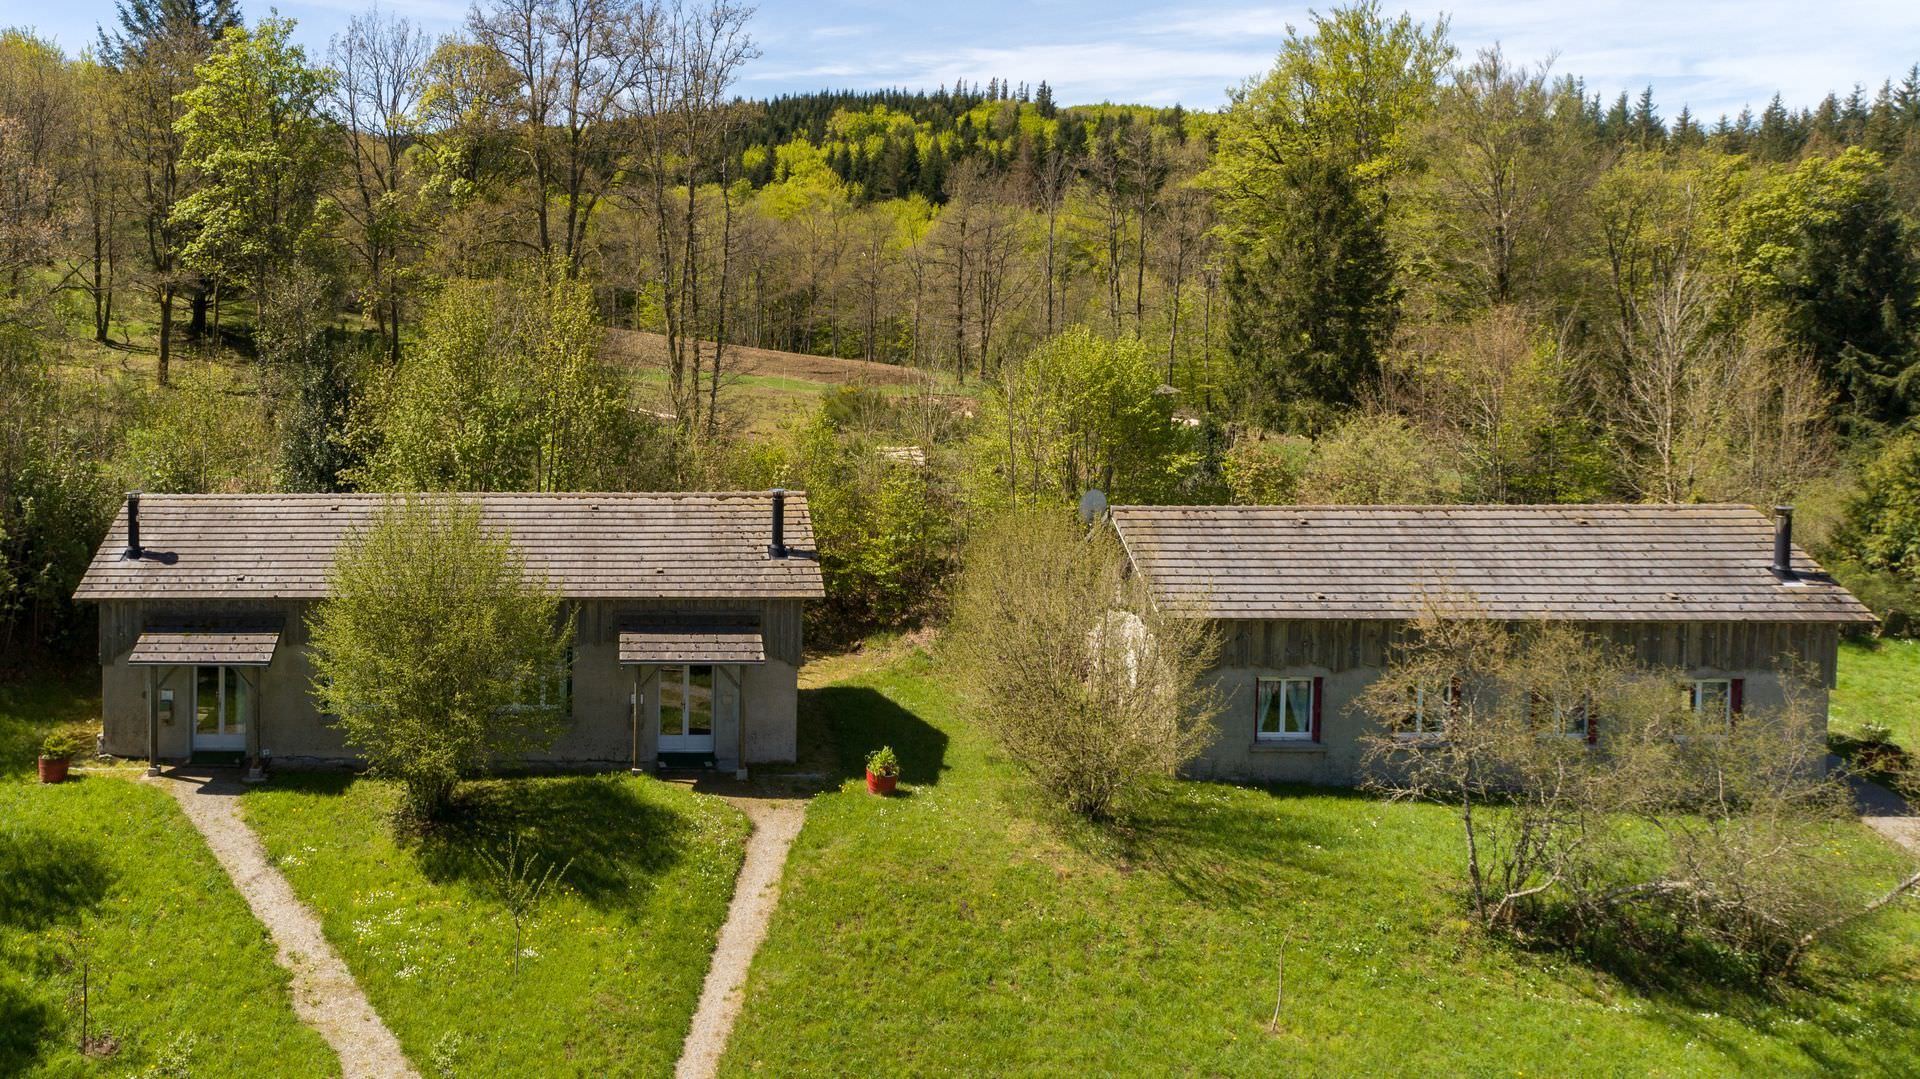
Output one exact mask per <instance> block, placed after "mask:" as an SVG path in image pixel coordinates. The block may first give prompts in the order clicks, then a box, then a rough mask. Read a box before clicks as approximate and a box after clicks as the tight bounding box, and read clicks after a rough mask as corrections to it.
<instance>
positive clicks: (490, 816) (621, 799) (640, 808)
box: [243, 775, 747, 1075]
mask: <svg viewBox="0 0 1920 1079" xmlns="http://www.w3.org/2000/svg"><path fill="white" fill-rule="evenodd" d="M397 796H398V791H397V789H396V788H395V787H394V786H393V785H392V784H390V783H387V782H384V781H379V780H373V779H364V778H363V779H355V778H351V777H347V776H325V775H308V776H297V775H282V776H277V777H275V779H274V781H273V783H272V784H271V785H269V786H268V787H264V788H260V789H257V790H254V791H251V792H249V793H248V794H247V795H246V796H245V800H244V802H243V809H244V812H245V815H246V820H247V823H248V824H249V825H251V826H252V827H253V829H254V830H255V831H256V832H257V833H258V834H259V835H260V837H261V839H262V841H263V842H264V843H265V844H266V847H267V851H268V854H269V856H270V857H271V858H272V859H273V861H274V862H275V864H276V865H278V867H279V868H280V871H281V872H282V873H284V874H285V875H286V877H287V879H288V880H289V881H290V882H292V884H293V888H294V891H295V892H297V893H298V894H299V896H300V898H301V899H302V900H304V901H305V902H306V903H307V904H309V905H310V906H311V907H312V908H313V909H314V910H315V911H316V912H317V913H318V914H319V915H320V917H321V920H322V922H323V924H324V926H325V930H326V934H327V939H328V940H329V941H331V942H332V944H333V946H334V948H335V949H336V950H338V951H339V953H340V954H341V956H342V957H343V958H344V959H345V961H346V963H347V966H348V967H349V968H350V969H351V970H352V972H353V975H354V978H355V979H356V980H357V981H358V982H359V983H360V985H361V987H362V988H363V989H365V991H366V993H367V996H368V998H369V999H370V1000H371V1001H372V1002H373V1006H374V1008H375V1009H376V1010H377V1011H378V1012H379V1013H380V1015H381V1017H382V1018H383V1019H385V1020H386V1023H387V1025H388V1026H389V1027H390V1028H391V1029H392V1030H393V1032H394V1034H395V1035H396V1036H398V1037H399V1039H400V1044H401V1046H402V1047H403V1048H404V1049H405V1050H406V1052H407V1055H408V1057H409V1058H410V1059H411V1060H412V1061H413V1062H414V1064H415V1065H416V1066H417V1067H419V1068H420V1069H421V1070H422V1072H423V1073H427V1074H432V1073H434V1072H436V1071H439V1070H441V1069H442V1068H443V1067H445V1068H450V1069H451V1070H452V1072H453V1073H455V1074H459V1075H468V1074H475V1075H494V1074H498V1075H665V1074H668V1073H670V1072H671V1071H672V1070H673V1064H674V1061H675V1060H676V1059H677V1058H678V1057H679V1053H680V1045H681V1042H682V1041H683V1040H684V1038H685V1037H686V1032H687V1027H688V1024H689V1022H690V1020H691V1018H692V1015H693V1009H694V1005H695V1003H696V1002H697V1000H698V998H699V994H700V985H701V982H702V980H703V979H704V977H705V975H706V971H707V960H708V955H709V953H711V952H712V950H713V944H714V938H715V936H716V935H717V933H718V931H719V927H720V923H721V921H722V920H723V918H724V917H725V914H726V907H727V902H728V900H729V898H730V897H731V894H732V890H733V880H734V876H735V874H736V873H737V872H738V870H739V867H740V862H741V859H742V856H743V853H744V849H745V848H744V843H745V838H746V833H747V824H746V819H745V818H744V817H743V816H742V815H741V814H740V813H739V812H738V811H736V810H734V809H733V808H732V807H730V806H728V805H727V804H726V803H725V802H722V801H720V800H719V799H716V798H711V797H708V796H705V795H699V794H695V793H693V792H692V791H690V790H687V789H684V788H682V787H678V786H674V785H671V784H666V783H662V782H660V781H658V780H655V779H651V778H644V777H643V778H632V777H628V776H625V775H620V776H570V777H534V778H509V779H499V780H489V781H486V782H481V783H475V784H471V785H470V786H469V787H468V788H467V790H466V792H465V793H464V795H463V798H462V802H463V807H464V815H463V818H462V821H461V823H459V824H457V825H448V826H442V827H440V828H438V829H437V830H435V831H434V832H432V833H431V834H429V835H428V836H426V837H424V838H418V839H410V840H408V841H407V842H405V843H404V844H402V843H396V841H395V839H394V835H393V832H392V829H391V827H390V825H389V823H388V822H389V818H390V816H391V814H392V812H393V809H394V806H395V804H396V801H397ZM513 835H518V836H520V837H521V840H520V842H521V851H522V853H523V854H527V853H531V854H534V855H536V856H537V857H538V859H539V861H538V863H537V865H538V866H539V867H541V868H544V867H548V866H558V865H566V864H568V863H571V864H570V865H568V868H567V869H566V872H565V874H564V876H563V877H562V878H561V884H560V885H559V886H558V887H557V888H556V889H555V890H554V892H553V893H552V899H551V901H550V902H549V903H548V904H547V905H546V906H545V907H544V908H543V910H542V911H541V913H540V914H539V915H538V917H537V918H536V919H535V920H534V921H533V923H532V924H531V925H530V926H529V929H528V932H527V935H526V939H525V942H524V944H523V950H522V954H521V960H520V972H519V975H518V976H517V977H515V976H514V974H513V971H512V968H513V939H514V938H513V924H512V921H511V919H510V918H509V917H508V915H507V912H506V909H505V907H504V906H503V905H502V904H501V902H500V900H499V898H498V896H497V894H496V893H495V892H494V891H493V890H492V887H491V884H490V877H489V874H488V871H487V869H486V867H485V865H484V864H483V861H482V859H481V857H480V855H481V853H482V852H494V853H499V852H500V851H501V848H502V844H503V843H504V841H505V840H506V838H507V837H509V836H513Z"/></svg>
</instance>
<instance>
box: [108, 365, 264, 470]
mask: <svg viewBox="0 0 1920 1079" xmlns="http://www.w3.org/2000/svg"><path fill="white" fill-rule="evenodd" d="M255 391H256V387H254V386H251V385H248V384H247V383H246V380H245V379H243V378H241V377H239V376H236V375H230V374H228V373H226V372H224V371H221V370H220V369H219V368H215V367H205V368H202V367H194V368H189V369H187V370H186V371H183V372H181V373H180V374H179V375H177V376H175V378H174V384H173V386H172V387H171V388H168V389H162V390H157V391H156V392H155V395H154V398H153V401H152V404H151V405H150V407H149V408H148V411H147V415H146V418H145V420H144V422H142V423H141V424H140V425H139V426H137V427H135V428H134V429H133V430H132V431H131V432H129V433H128V435H127V453H128V456H129V458H130V461H129V464H130V467H131V471H132V473H133V475H134V477H135V483H136V484H137V485H138V486H140V487H141V488H143V489H145V490H149V491H182V492H201V491H266V490H271V489H272V488H273V486H274V477H273V456H272V455H271V454H266V453H262V452H261V449H262V448H263V447H266V446H270V445H272V443H273V439H272V438H271V435H270V432H269V430H268V427H267V421H266V416H265V412H264V410H263V409H261V408H259V407H258V404H257V402H256V399H255Z"/></svg>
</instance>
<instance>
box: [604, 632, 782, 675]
mask: <svg viewBox="0 0 1920 1079" xmlns="http://www.w3.org/2000/svg"><path fill="white" fill-rule="evenodd" d="M766 661H767V646H766V641H765V639H764V638H763V637H762V636H761V634H760V627H759V626H755V625H747V624H739V625H719V624H710V625H673V624H651V625H649V624H634V625H625V626H622V627H620V662H621V664H622V665H623V666H633V665H636V664H645V665H653V664H661V663H765V662H766Z"/></svg>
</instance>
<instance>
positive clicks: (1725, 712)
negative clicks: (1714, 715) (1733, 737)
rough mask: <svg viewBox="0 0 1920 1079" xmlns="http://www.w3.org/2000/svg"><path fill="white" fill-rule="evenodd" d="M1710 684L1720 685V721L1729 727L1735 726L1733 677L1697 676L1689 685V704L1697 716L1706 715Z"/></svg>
mask: <svg viewBox="0 0 1920 1079" xmlns="http://www.w3.org/2000/svg"><path fill="white" fill-rule="evenodd" d="M1708 686H1719V687H1720V722H1721V723H1722V724H1724V725H1725V726H1726V727H1727V728H1728V729H1731V728H1732V727H1733V679H1731V678H1695V679H1693V680H1692V681H1691V682H1689V683H1688V685H1687V705H1688V707H1689V708H1691V709H1692V710H1693V714H1694V715H1696V716H1701V717H1706V716H1707V710H1706V707H1705V701H1706V692H1707V687H1708Z"/></svg>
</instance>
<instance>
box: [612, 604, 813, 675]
mask: <svg viewBox="0 0 1920 1079" xmlns="http://www.w3.org/2000/svg"><path fill="white" fill-rule="evenodd" d="M800 606H801V601H799V600H795V599H786V600H751V599H737V600H728V599H675V600H585V601H582V602H581V603H579V604H577V605H576V609H577V610H578V611H579V621H578V622H577V623H576V626H575V629H574V632H575V634H576V635H577V639H578V640H580V641H581V642H582V643H585V644H596V645H598V644H617V643H618V642H619V639H620V627H621V625H622V624H623V623H627V622H631V621H633V620H634V617H635V616H636V615H638V616H641V617H643V618H644V616H647V615H661V614H741V613H745V614H757V615H759V617H760V632H761V636H762V638H763V639H764V640H765V641H766V648H767V658H768V659H773V660H779V661H780V662H782V663H789V664H792V665H794V666H799V664H800V655H801V651H802V646H803V639H802V636H801V630H800Z"/></svg>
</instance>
